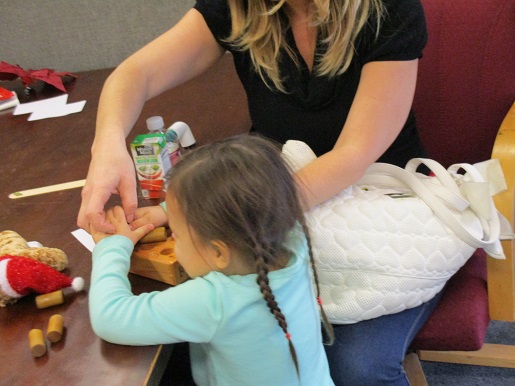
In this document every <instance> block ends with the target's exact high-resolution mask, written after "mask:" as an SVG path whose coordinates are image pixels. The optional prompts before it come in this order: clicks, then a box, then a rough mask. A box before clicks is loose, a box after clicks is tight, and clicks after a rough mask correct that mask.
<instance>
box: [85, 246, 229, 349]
mask: <svg viewBox="0 0 515 386" xmlns="http://www.w3.org/2000/svg"><path fill="white" fill-rule="evenodd" d="M132 250H133V245H132V243H131V242H130V240H129V239H127V238H126V237H121V236H113V237H108V238H107V239H105V240H103V241H102V242H100V243H98V244H97V245H96V246H95V249H94V250H93V267H92V272H91V284H90V289H89V315H90V320H91V325H92V327H93V330H94V331H95V333H96V334H97V335H98V336H99V337H101V338H102V339H104V340H106V341H108V342H111V343H117V344H128V345H149V344H167V343H176V342H184V341H188V342H209V341H210V340H211V339H212V338H213V336H214V335H215V333H216V331H217V329H218V326H219V324H220V323H221V321H222V320H224V317H225V315H224V312H223V307H221V305H220V299H219V298H218V294H219V292H220V289H217V288H215V287H214V284H213V283H212V282H211V281H209V280H205V279H204V278H198V279H195V280H189V281H186V282H185V283H182V284H180V285H177V286H175V287H170V288H168V289H166V290H164V291H153V292H144V293H141V294H139V295H134V294H133V293H132V290H131V284H130V281H129V278H128V273H129V269H130V256H131V253H132Z"/></svg>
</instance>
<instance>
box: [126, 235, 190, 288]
mask: <svg viewBox="0 0 515 386" xmlns="http://www.w3.org/2000/svg"><path fill="white" fill-rule="evenodd" d="M174 245H175V242H174V240H173V239H172V238H171V237H168V238H167V239H166V240H165V241H162V242H158V243H148V244H141V243H138V244H136V246H135V247H134V251H133V252H132V257H131V267H130V272H131V273H134V274H136V275H140V276H144V277H148V278H150V279H154V280H158V281H161V282H163V283H168V284H171V285H177V284H179V283H182V282H184V281H186V280H187V279H189V277H188V274H187V273H186V271H184V269H183V268H182V267H181V265H180V264H179V262H178V261H177V258H176V257H175V254H174Z"/></svg>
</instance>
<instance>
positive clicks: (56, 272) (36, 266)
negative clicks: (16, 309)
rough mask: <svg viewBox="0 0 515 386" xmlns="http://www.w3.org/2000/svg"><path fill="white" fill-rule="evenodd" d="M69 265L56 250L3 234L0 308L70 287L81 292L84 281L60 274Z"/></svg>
mask: <svg viewBox="0 0 515 386" xmlns="http://www.w3.org/2000/svg"><path fill="white" fill-rule="evenodd" d="M67 265H68V258H67V256H66V254H65V253H64V252H63V251H62V250H60V249H57V248H47V247H43V246H41V247H39V246H38V247H31V246H30V245H29V244H28V243H27V241H26V240H25V239H24V238H23V237H21V236H20V235H19V234H18V233H16V232H14V231H10V230H6V231H2V232H0V307H5V306H6V305H8V304H13V303H16V301H18V299H19V298H21V297H23V296H25V295H28V294H30V293H38V294H46V293H50V292H54V291H57V290H60V289H63V288H67V287H71V288H72V289H73V290H74V291H76V292H78V291H80V290H82V288H83V285H84V280H83V279H82V278H80V277H79V278H75V279H73V280H72V279H71V278H69V277H68V276H66V275H64V274H63V273H61V272H60V271H62V270H64V269H65V268H66V266H67Z"/></svg>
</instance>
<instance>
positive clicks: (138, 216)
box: [129, 205, 168, 229]
mask: <svg viewBox="0 0 515 386" xmlns="http://www.w3.org/2000/svg"><path fill="white" fill-rule="evenodd" d="M167 223H168V218H167V216H166V212H165V211H164V209H163V208H162V207H161V205H155V206H146V207H143V208H138V209H136V213H135V214H134V221H133V222H131V223H130V225H129V226H130V227H131V229H136V228H139V227H141V226H143V225H146V224H152V225H154V227H155V228H157V227H161V226H165V225H167Z"/></svg>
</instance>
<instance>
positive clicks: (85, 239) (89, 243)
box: [72, 229, 95, 252]
mask: <svg viewBox="0 0 515 386" xmlns="http://www.w3.org/2000/svg"><path fill="white" fill-rule="evenodd" d="M72 235H73V236H75V238H76V239H77V240H79V241H80V242H81V243H82V245H84V246H85V247H86V248H87V249H88V250H89V251H90V252H93V248H95V242H94V241H93V237H91V235H90V234H89V233H88V232H86V231H85V230H84V229H77V230H76V231H73V232H72Z"/></svg>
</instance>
